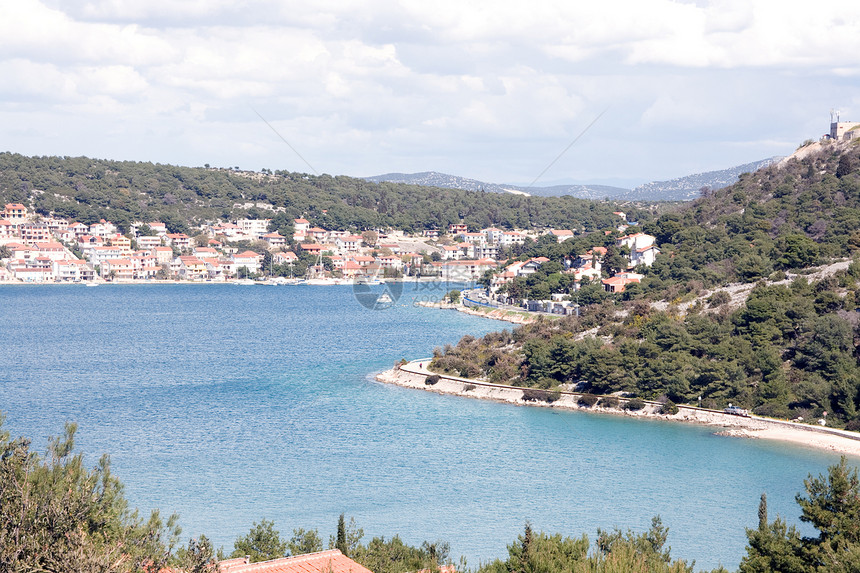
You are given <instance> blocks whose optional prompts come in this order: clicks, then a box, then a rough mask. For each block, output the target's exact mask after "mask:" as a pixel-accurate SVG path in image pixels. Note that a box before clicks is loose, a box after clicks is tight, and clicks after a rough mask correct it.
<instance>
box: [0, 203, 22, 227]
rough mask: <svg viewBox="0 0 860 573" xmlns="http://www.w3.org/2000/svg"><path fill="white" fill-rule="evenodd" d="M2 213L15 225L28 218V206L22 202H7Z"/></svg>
mask: <svg viewBox="0 0 860 573" xmlns="http://www.w3.org/2000/svg"><path fill="white" fill-rule="evenodd" d="M2 215H3V217H2V218H3V219H6V220H7V221H9V222H10V223H12V224H13V225H14V224H16V223H20V222H22V221H25V220H26V219H27V208H26V207H25V206H23V205H22V204H20V203H7V204H6V207H5V208H4V210H3V213H2Z"/></svg>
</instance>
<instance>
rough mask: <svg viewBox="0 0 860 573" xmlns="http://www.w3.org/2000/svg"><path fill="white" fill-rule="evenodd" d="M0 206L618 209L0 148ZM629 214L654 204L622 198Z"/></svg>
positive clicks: (93, 218) (320, 215) (447, 212)
mask: <svg viewBox="0 0 860 573" xmlns="http://www.w3.org/2000/svg"><path fill="white" fill-rule="evenodd" d="M0 202H2V203H9V202H16V203H23V204H25V205H27V206H28V207H30V208H32V209H33V210H35V211H36V212H37V213H39V214H42V215H48V214H51V213H53V214H55V215H57V216H61V217H66V218H68V219H71V220H76V221H80V222H83V223H86V224H91V223H95V222H97V221H99V220H100V219H106V220H109V221H112V222H113V223H114V224H116V225H117V226H118V227H119V228H120V229H121V230H123V231H127V229H128V227H129V225H130V224H131V223H132V222H134V221H143V222H148V221H155V220H158V221H161V222H163V223H165V224H166V225H167V227H168V230H169V231H170V232H173V233H180V232H186V233H187V232H189V230H190V229H191V228H192V227H196V226H199V225H200V224H202V223H204V222H207V221H208V222H214V221H216V220H219V219H220V220H235V219H237V218H244V217H249V218H271V219H273V221H272V229H286V228H288V227H289V226H290V225H292V222H293V219H295V218H298V217H305V218H307V219H309V220H310V221H312V222H313V223H314V224H315V225H319V226H322V227H324V228H326V229H332V230H345V229H353V230H364V229H374V228H385V227H391V228H397V229H401V230H405V231H407V232H408V231H420V230H422V229H437V228H442V229H447V227H448V225H450V224H452V223H460V222H465V223H466V224H468V225H469V226H470V227H471V228H475V229H479V228H484V227H489V226H498V227H503V228H533V227H537V228H544V227H558V228H577V229H585V230H594V229H602V228H607V227H610V228H611V227H613V226H614V225H616V224H617V221H618V218H617V216H615V215H613V214H612V212H613V211H617V210H618V209H619V207H618V205H617V204H615V203H610V202H595V201H588V200H584V199H575V198H573V197H524V196H519V195H503V194H497V193H485V192H481V191H462V190H457V189H442V188H438V187H421V186H417V185H407V184H402V183H373V182H370V181H365V180H363V179H356V178H352V177H344V176H331V175H319V176H316V175H308V174H304V173H290V172H285V171H274V172H272V171H270V170H264V172H262V173H255V172H247V171H238V170H232V169H213V168H208V167H177V166H173V165H162V164H153V163H143V162H131V161H108V160H101V159H89V158H86V157H26V156H23V155H19V154H15V153H0ZM624 210H625V211H627V212H628V213H630V216H631V217H638V218H641V219H643V220H647V218H648V217H649V216H650V215H649V213H650V211H649V210H647V209H646V210H639V209H637V208H636V206H635V205H631V204H625V205H624Z"/></svg>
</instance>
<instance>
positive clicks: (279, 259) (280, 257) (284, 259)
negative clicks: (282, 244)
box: [272, 251, 299, 265]
mask: <svg viewBox="0 0 860 573" xmlns="http://www.w3.org/2000/svg"><path fill="white" fill-rule="evenodd" d="M297 260H299V258H298V257H297V256H296V254H295V253H294V252H292V251H285V252H283V253H275V254H274V255H272V261H274V263H275V264H276V265H283V264H290V263H295V262H296V261H297Z"/></svg>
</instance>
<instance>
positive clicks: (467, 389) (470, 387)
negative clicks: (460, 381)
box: [463, 384, 475, 392]
mask: <svg viewBox="0 0 860 573" xmlns="http://www.w3.org/2000/svg"><path fill="white" fill-rule="evenodd" d="M474 389H475V385H474V384H466V385H465V386H463V392H471V391H472V390H474Z"/></svg>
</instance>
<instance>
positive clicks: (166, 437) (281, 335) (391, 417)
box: [0, 285, 838, 568]
mask: <svg viewBox="0 0 860 573" xmlns="http://www.w3.org/2000/svg"><path fill="white" fill-rule="evenodd" d="M423 288H424V287H422V286H421V285H419V286H417V287H416V286H415V285H406V287H405V289H406V290H405V292H404V295H403V297H402V298H401V299H400V301H399V304H397V305H396V306H394V307H392V308H389V309H387V310H378V311H374V310H369V309H366V308H364V307H363V306H361V305H360V304H359V303H358V302H356V300H355V299H354V298H353V297H352V291H351V290H350V288H349V287H267V288H263V287H237V286H232V285H198V286H188V285H153V286H103V287H99V288H83V287H74V286H69V287H53V286H44V287H14V286H10V287H2V288H0V308H2V318H0V410H2V411H3V412H4V413H6V415H7V422H6V427H7V429H9V430H11V431H12V433H13V434H15V435H25V436H28V437H31V438H33V440H34V443H35V444H36V445H37V446H38V448H39V449H40V450H43V449H44V447H45V444H46V443H47V439H48V437H49V436H52V435H57V434H59V433H60V432H61V431H62V425H63V423H64V422H65V421H67V420H73V421H76V422H78V423H79V425H80V431H79V434H78V445H79V449H81V450H83V451H85V452H86V453H87V455H88V460H91V462H92V464H95V462H96V460H97V459H98V456H99V455H100V454H101V453H103V452H107V453H109V454H110V455H111V458H112V461H113V467H114V471H115V473H116V474H117V475H118V476H119V477H120V479H122V481H123V482H124V483H125V485H126V494H127V496H128V498H129V499H130V501H131V503H132V505H134V506H136V507H139V508H141V509H142V510H144V511H148V510H149V509H151V508H156V507H157V508H160V509H161V510H162V512H164V513H170V512H173V511H176V512H179V513H180V516H181V523H182V525H183V529H184V536H185V537H188V536H192V535H198V534H200V533H203V534H206V535H207V536H209V537H210V539H212V540H213V541H214V542H215V544H216V545H224V546H225V548H226V549H227V550H228V551H229V549H230V548H231V547H232V542H233V540H234V539H235V538H236V537H237V536H238V535H241V534H244V533H246V532H247V530H248V529H249V528H250V526H251V524H252V522H253V521H258V520H259V519H261V518H267V519H272V520H274V521H275V523H276V526H277V527H278V528H279V529H280V530H281V532H282V533H283V534H286V533H289V532H290V531H291V530H292V529H293V528H298V527H304V528H319V530H320V533H321V535H322V536H323V538H324V539H325V540H327V539H328V536H329V535H330V534H332V533H334V530H335V526H336V523H337V517H338V515H339V514H340V513H341V512H345V513H346V514H347V516H354V517H355V519H356V521H357V522H358V525H359V526H361V527H363V528H364V530H365V533H366V534H367V535H368V536H372V535H385V536H386V537H390V536H392V535H394V534H395V533H397V534H400V536H401V537H403V538H404V540H406V541H407V542H409V543H413V544H418V543H420V542H421V541H423V540H425V539H427V540H435V539H445V540H448V541H449V542H450V543H451V548H452V554H453V555H454V556H455V557H457V556H459V555H465V556H467V558H468V560H469V562H470V563H471V564H477V562H478V561H479V560H488V559H490V558H494V557H502V556H503V555H504V554H505V546H506V544H508V543H510V542H512V541H513V540H514V539H515V537H516V536H517V535H518V534H519V533H520V532H521V531H522V527H523V524H524V522H525V521H526V520H530V521H531V523H532V525H533V527H534V528H535V529H538V530H544V531H550V532H556V531H557V532H562V533H564V534H570V535H574V534H576V535H578V534H580V533H583V532H585V533H588V534H589V535H590V536H592V537H593V536H594V533H595V531H596V529H597V528H598V527H602V528H612V527H615V526H617V527H621V528H624V529H626V528H632V529H634V530H637V531H641V530H644V529H646V528H647V527H648V525H649V523H650V519H651V517H652V516H653V515H656V514H660V515H661V516H662V518H663V522H664V524H666V525H668V526H669V528H670V538H669V543H670V545H672V548H673V556H675V557H684V558H686V559H696V560H697V564H698V566H699V567H708V568H710V567H714V566H716V565H717V564H718V563H722V564H724V565H726V566H729V567H732V568H733V567H735V566H736V565H737V563H738V562H739V561H740V558H741V556H742V555H743V548H744V546H745V536H744V527H747V526H752V525H754V524H755V523H757V516H756V515H757V514H756V512H757V507H758V499H759V496H760V495H761V493H762V492H763V491H766V492H767V494H768V501H769V504H770V513H771V517H772V518H773V516H775V515H776V514H777V513H779V514H781V515H783V516H785V517H788V518H789V522H790V523H793V522H795V523H796V522H797V519H796V518H797V515H798V514H799V511H798V508H797V506H796V504H795V503H794V494H795V493H796V492H797V491H799V490H800V489H801V488H802V485H803V484H802V481H803V479H804V478H805V477H806V476H807V475H808V474H809V473H815V474H818V473H820V472H822V471H824V469H825V468H826V466H827V465H829V464H832V463H834V462H836V461H838V457H836V456H835V455H832V454H828V453H825V452H819V451H814V450H811V449H806V448H800V447H795V446H787V445H783V444H777V443H772V442H766V441H755V440H739V439H733V438H724V437H717V436H714V435H713V430H712V429H708V428H703V427H697V426H691V425H684V424H677V423H661V422H648V421H642V420H634V419H628V418H624V417H614V416H599V415H594V414H587V413H580V412H555V411H552V410H549V409H541V408H524V407H515V406H509V405H503V404H496V403H489V402H481V401H476V400H470V399H465V398H458V397H450V396H438V395H435V394H430V393H425V392H417V391H414V390H407V389H402V388H397V387H390V386H385V385H382V384H379V383H377V382H374V381H373V380H372V376H371V374H372V373H373V372H376V371H380V370H383V369H386V368H388V367H390V365H391V364H392V363H393V362H394V361H395V360H398V359H400V358H401V357H407V358H416V357H420V356H428V355H429V354H430V353H431V352H432V349H433V347H434V346H439V345H442V344H445V343H454V342H456V341H457V340H458V339H459V337H460V336H462V335H463V334H467V333H468V334H473V335H480V334H483V333H485V332H489V331H491V330H498V329H501V328H509V327H510V325H508V324H505V323H499V322H495V321H490V320H485V319H479V318H474V317H469V316H466V315H463V314H460V313H454V312H443V311H436V310H429V309H423V308H417V307H414V306H413V305H412V304H410V303H411V302H412V300H413V299H414V298H415V297H424V296H427V295H431V296H433V295H439V294H441V292H439V291H436V292H430V291H427V290H416V289H423Z"/></svg>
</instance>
